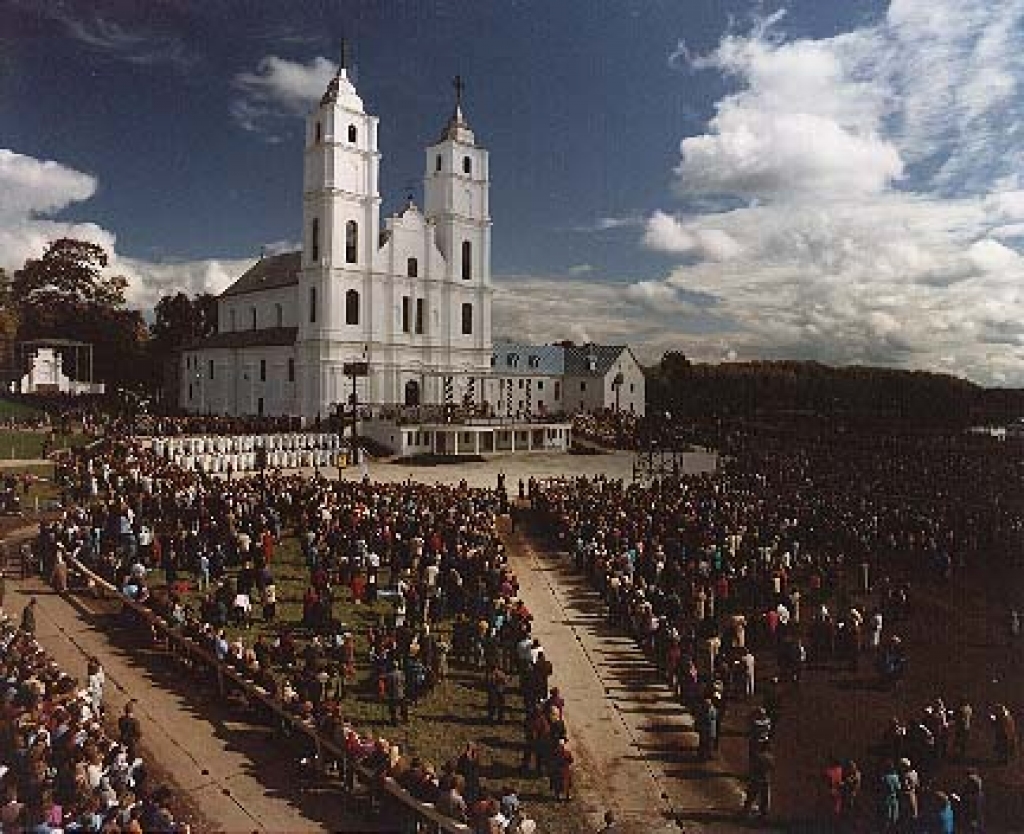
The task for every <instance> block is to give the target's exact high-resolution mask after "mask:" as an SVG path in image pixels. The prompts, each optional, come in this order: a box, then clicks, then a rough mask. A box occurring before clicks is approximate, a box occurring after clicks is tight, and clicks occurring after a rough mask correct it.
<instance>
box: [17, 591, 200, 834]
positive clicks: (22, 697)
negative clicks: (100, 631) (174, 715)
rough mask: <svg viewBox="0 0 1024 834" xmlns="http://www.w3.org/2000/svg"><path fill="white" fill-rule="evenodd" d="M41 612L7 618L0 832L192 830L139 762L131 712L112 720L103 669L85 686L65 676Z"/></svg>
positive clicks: (93, 663)
mask: <svg viewBox="0 0 1024 834" xmlns="http://www.w3.org/2000/svg"><path fill="white" fill-rule="evenodd" d="M36 605H37V602H36V600H35V599H34V598H33V599H30V600H29V602H28V604H27V605H26V606H25V608H24V610H23V612H22V616H21V621H20V623H17V624H16V623H14V622H12V621H11V619H10V618H9V617H7V616H6V615H4V617H3V619H2V620H0V690H2V695H0V698H2V706H0V751H2V757H0V758H2V764H0V796H2V800H0V801H2V804H0V829H2V830H3V831H31V832H35V834H44V832H45V833H46V834H48V833H49V832H61V831H67V832H82V834H99V832H103V834H119V833H123V834H129V833H130V832H135V833H137V834H141V832H143V831H145V832H150V831H152V832H163V834H177V832H187V831H188V830H189V826H188V825H187V824H183V823H180V822H178V821H176V820H175V817H174V814H173V812H172V811H171V810H170V808H169V805H168V803H169V801H170V800H171V798H172V795H171V792H170V790H168V789H167V788H166V787H164V786H160V785H158V784H156V783H155V781H154V780H153V779H152V778H151V776H150V773H149V771H148V769H147V767H146V764H145V762H144V761H143V759H142V758H140V757H139V749H138V743H139V740H140V739H141V736H142V728H141V724H140V723H139V720H138V718H137V717H136V716H135V709H134V704H133V703H131V702H129V703H128V704H126V705H125V708H124V712H123V714H122V715H121V716H120V717H119V718H118V719H117V721H116V722H114V721H113V720H112V717H110V716H107V715H106V708H105V705H104V699H103V690H104V686H105V675H104V672H103V668H102V666H101V665H100V664H99V662H98V661H97V660H96V659H95V658H93V659H91V660H90V661H89V664H88V667H87V669H86V679H85V680H84V681H80V680H78V679H76V678H75V677H73V676H71V675H70V674H68V673H67V672H66V671H65V670H62V669H61V668H60V667H59V666H58V664H57V663H56V662H54V661H53V659H52V658H51V657H50V656H49V655H48V654H47V653H46V651H45V650H44V649H43V648H42V647H41V646H40V645H39V643H38V642H37V641H36V639H35V630H36V614H35V610H36Z"/></svg>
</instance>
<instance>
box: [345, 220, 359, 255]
mask: <svg viewBox="0 0 1024 834" xmlns="http://www.w3.org/2000/svg"><path fill="white" fill-rule="evenodd" d="M358 261H359V224H358V223H356V221H355V220H349V221H348V223H346V224H345V263H347V264H354V263H358Z"/></svg>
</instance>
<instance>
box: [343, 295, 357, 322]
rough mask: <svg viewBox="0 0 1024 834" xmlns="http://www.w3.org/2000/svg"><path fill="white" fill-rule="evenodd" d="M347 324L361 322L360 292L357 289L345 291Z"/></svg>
mask: <svg viewBox="0 0 1024 834" xmlns="http://www.w3.org/2000/svg"><path fill="white" fill-rule="evenodd" d="M345 324H359V293H358V292H356V291H355V290H349V291H348V292H346V293H345Z"/></svg>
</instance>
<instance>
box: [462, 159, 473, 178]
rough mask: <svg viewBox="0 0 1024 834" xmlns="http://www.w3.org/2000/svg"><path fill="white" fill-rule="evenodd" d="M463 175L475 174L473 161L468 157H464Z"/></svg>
mask: <svg viewBox="0 0 1024 834" xmlns="http://www.w3.org/2000/svg"><path fill="white" fill-rule="evenodd" d="M462 173H463V174H472V173H473V160H472V159H470V158H469V157H468V156H464V157H462Z"/></svg>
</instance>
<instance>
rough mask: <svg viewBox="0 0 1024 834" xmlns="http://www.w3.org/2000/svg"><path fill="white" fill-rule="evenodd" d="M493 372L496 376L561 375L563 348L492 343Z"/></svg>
mask: <svg viewBox="0 0 1024 834" xmlns="http://www.w3.org/2000/svg"><path fill="white" fill-rule="evenodd" d="M494 373H495V374H497V375H498V376H561V375H562V374H564V373H565V349H564V348H563V347H562V346H561V345H526V344H522V343H520V342H495V343H494Z"/></svg>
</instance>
